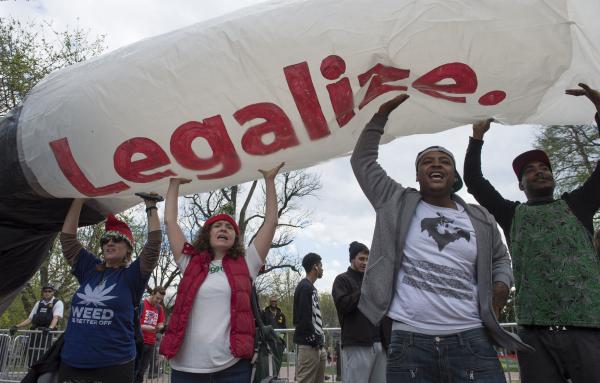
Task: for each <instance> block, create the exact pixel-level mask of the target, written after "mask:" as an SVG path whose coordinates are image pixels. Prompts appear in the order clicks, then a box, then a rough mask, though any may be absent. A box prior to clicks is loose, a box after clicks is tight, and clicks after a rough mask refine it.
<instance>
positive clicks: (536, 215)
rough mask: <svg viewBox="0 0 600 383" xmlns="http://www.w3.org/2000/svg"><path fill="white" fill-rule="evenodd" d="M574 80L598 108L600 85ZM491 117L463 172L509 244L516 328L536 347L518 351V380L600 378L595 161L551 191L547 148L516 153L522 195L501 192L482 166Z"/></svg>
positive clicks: (599, 193)
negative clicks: (581, 175) (575, 183)
mask: <svg viewBox="0 0 600 383" xmlns="http://www.w3.org/2000/svg"><path fill="white" fill-rule="evenodd" d="M579 86H580V87H581V89H570V90H567V91H566V93H567V94H569V95H573V96H585V97H587V98H588V99H589V100H590V101H592V103H593V104H594V106H595V107H596V110H597V111H598V113H600V92H598V91H597V90H594V89H591V88H590V87H588V86H587V85H585V84H579ZM598 113H596V123H598V124H600V118H599V117H598ZM492 121H493V120H492V119H488V120H485V121H480V122H477V123H475V124H474V125H473V137H472V138H471V139H470V141H469V147H468V149H467V154H466V157H465V171H464V179H465V183H466V185H467V187H468V191H469V193H471V194H472V195H473V196H474V197H475V199H476V200H477V201H478V202H479V203H480V204H481V205H483V206H484V207H486V208H487V209H488V210H489V211H490V213H492V214H493V215H494V217H495V218H496V221H498V224H499V225H500V226H501V227H502V229H503V230H504V234H505V237H506V240H507V243H508V245H509V249H510V251H511V256H512V264H513V268H514V274H515V282H516V283H515V285H516V305H515V311H516V317H517V324H518V325H519V335H520V336H521V338H522V339H523V341H524V342H526V343H528V344H529V345H531V346H533V347H534V348H535V349H536V352H535V353H521V352H520V353H519V354H518V357H519V366H520V372H521V382H523V383H531V382H550V383H554V382H557V383H558V382H566V381H567V380H566V379H567V378H570V380H571V382H573V383H580V382H600V352H598V350H600V284H599V282H600V261H599V259H598V256H597V254H596V250H595V249H594V246H593V241H592V235H593V217H594V215H595V214H596V213H597V212H598V208H600V162H598V163H597V164H596V169H595V170H594V172H593V173H592V174H591V175H590V177H589V178H588V179H587V180H586V181H585V182H584V183H583V185H581V186H580V187H578V188H577V189H575V190H573V191H571V192H568V193H564V194H562V196H561V197H560V198H554V190H555V181H554V176H553V173H552V165H551V163H550V160H549V159H548V156H547V155H546V153H545V152H543V151H542V150H530V151H527V152H525V153H522V154H520V155H519V156H517V158H515V159H514V161H513V170H514V172H515V175H516V176H517V180H518V185H519V189H520V190H522V191H523V192H524V193H525V196H526V197H527V202H526V203H520V202H516V201H509V200H506V199H504V198H503V197H502V196H501V195H500V193H498V191H497V190H496V189H495V188H494V187H493V186H492V185H491V183H490V182H489V181H488V180H486V179H485V178H484V177H483V174H482V172H481V148H482V146H483V136H484V134H485V133H486V132H487V130H488V129H489V128H490V123H491V122H492ZM556 129H560V128H556ZM599 133H600V132H599ZM506 294H508V291H507V292H506Z"/></svg>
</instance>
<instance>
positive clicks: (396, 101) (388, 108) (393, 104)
mask: <svg viewBox="0 0 600 383" xmlns="http://www.w3.org/2000/svg"><path fill="white" fill-rule="evenodd" d="M409 97H410V96H409V95H408V94H406V93H404V94H401V95H399V96H396V97H394V98H392V99H391V100H389V101H387V102H384V103H383V104H381V106H380V107H379V113H380V114H385V115H386V116H389V114H390V113H392V112H393V111H394V109H396V108H397V107H398V105H400V104H402V103H403V102H404V101H406V100H408V98H409Z"/></svg>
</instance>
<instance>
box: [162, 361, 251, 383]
mask: <svg viewBox="0 0 600 383" xmlns="http://www.w3.org/2000/svg"><path fill="white" fill-rule="evenodd" d="M251 377H252V365H251V364H250V361H249V360H248V359H240V361H239V362H237V363H236V364H234V365H233V366H231V367H228V368H226V369H224V370H221V371H217V372H212V373H208V374H196V373H193V372H185V371H177V370H173V372H172V374H171V382H172V383H246V382H248V383H250V378H251Z"/></svg>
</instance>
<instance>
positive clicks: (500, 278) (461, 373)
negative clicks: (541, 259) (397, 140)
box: [351, 94, 527, 383]
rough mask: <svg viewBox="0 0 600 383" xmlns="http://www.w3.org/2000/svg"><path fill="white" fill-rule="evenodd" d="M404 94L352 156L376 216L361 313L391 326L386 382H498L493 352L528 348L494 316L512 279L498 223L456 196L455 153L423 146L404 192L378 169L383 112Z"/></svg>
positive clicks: (500, 382) (374, 122) (500, 381)
mask: <svg viewBox="0 0 600 383" xmlns="http://www.w3.org/2000/svg"><path fill="white" fill-rule="evenodd" d="M407 99H408V95H407V94H403V95H401V96H398V97H395V98H394V99H392V100H390V101H388V102H386V103H384V104H382V105H381V106H380V107H379V111H378V113H376V114H375V115H374V116H373V118H372V119H371V121H370V122H369V123H368V124H367V125H366V126H365V128H364V130H363V132H362V133H361V135H360V137H359V139H358V141H357V143H356V147H355V148H354V152H353V153H352V157H351V165H352V169H353V170H354V174H355V176H356V179H357V181H358V183H359V185H360V187H361V188H362V190H363V192H364V193H365V195H366V197H367V198H368V199H369V202H370V203H371V205H372V206H373V208H374V209H375V211H376V223H375V231H374V234H373V241H372V248H371V254H370V256H369V267H367V270H366V272H365V276H364V278H363V283H362V291H361V296H360V300H359V303H358V308H359V310H360V311H361V312H362V313H363V314H364V315H365V316H366V317H367V318H369V320H370V321H371V323H373V324H378V323H380V322H381V321H382V319H383V317H384V316H385V315H387V316H388V317H390V318H391V319H392V320H393V324H392V336H391V342H390V345H389V350H388V351H389V353H388V359H387V373H386V375H387V377H386V378H387V381H388V382H394V383H397V382H400V383H402V382H407V383H408V382H413V381H420V382H446V381H468V380H471V381H476V382H486V383H504V382H505V378H504V372H503V371H502V366H501V365H500V361H499V360H498V355H497V353H496V350H495V349H494V347H493V343H496V344H498V345H500V346H502V347H504V348H507V349H509V350H514V349H520V350H522V349H526V348H527V345H525V344H524V343H523V342H521V341H520V339H519V338H518V337H517V336H516V335H514V334H511V333H509V332H507V331H504V330H503V329H502V328H501V327H500V325H499V323H498V317H499V313H500V310H501V309H502V306H503V305H504V304H505V303H506V300H507V298H508V292H509V288H510V287H511V285H512V282H513V275H512V270H511V265H510V257H509V255H508V252H507V250H506V247H505V246H504V245H503V244H502V240H501V236H500V233H499V232H498V229H497V226H496V221H495V220H494V218H493V217H492V216H491V214H489V213H488V212H487V210H485V209H484V208H482V207H481V206H478V205H470V204H467V203H465V202H464V201H463V200H462V199H461V198H460V197H459V196H457V195H456V192H457V191H458V190H459V189H460V188H461V186H462V181H461V179H460V176H459V174H458V172H457V171H456V162H455V160H454V156H453V154H452V153H451V152H450V151H449V150H447V149H445V148H443V147H441V146H430V147H428V148H425V149H424V150H422V151H421V152H419V153H418V154H417V157H416V159H415V164H414V166H415V170H416V179H417V181H418V183H419V190H416V189H413V188H406V187H404V186H402V185H401V184H399V183H398V182H396V181H395V180H393V179H392V178H391V177H389V176H388V175H387V174H386V172H385V171H384V170H383V169H382V168H381V166H380V165H379V164H378V163H377V157H378V150H379V142H380V140H381V136H382V134H383V131H384V127H385V124H386V122H387V119H388V116H389V114H390V113H391V112H392V111H393V110H395V109H396V108H397V107H398V106H399V105H400V104H402V103H403V102H404V101H406V100H407Z"/></svg>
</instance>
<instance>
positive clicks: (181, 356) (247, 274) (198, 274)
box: [160, 163, 284, 383]
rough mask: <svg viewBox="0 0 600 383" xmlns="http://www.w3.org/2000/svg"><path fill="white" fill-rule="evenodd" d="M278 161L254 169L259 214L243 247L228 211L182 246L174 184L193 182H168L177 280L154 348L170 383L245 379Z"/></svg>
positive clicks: (271, 227) (272, 222)
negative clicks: (165, 363)
mask: <svg viewBox="0 0 600 383" xmlns="http://www.w3.org/2000/svg"><path fill="white" fill-rule="evenodd" d="M283 165H284V164H283V163H282V164H280V165H278V166H276V167H275V168H273V169H270V170H260V172H261V173H262V175H263V177H264V180H265V190H266V201H265V218H264V221H263V224H262V226H261V227H260V229H259V230H258V232H257V233H256V236H255V237H254V241H252V243H250V245H249V246H248V248H247V249H244V239H243V238H242V237H241V236H240V229H239V227H238V225H237V223H236V221H235V220H234V219H233V218H232V217H231V216H229V215H227V214H217V215H214V216H212V217H210V218H209V219H207V220H206V222H204V225H203V226H202V228H201V230H200V232H199V233H198V235H197V237H196V239H195V240H194V241H193V243H192V244H190V243H188V242H187V240H186V238H185V235H184V234H183V231H182V229H181V227H180V226H179V224H178V223H177V214H178V211H179V209H178V195H179V185H180V184H182V183H188V182H191V180H188V179H182V178H172V179H171V181H170V183H169V189H168V191H167V197H166V204H165V225H166V227H167V234H168V236H169V245H170V247H171V251H172V252H173V257H174V258H175V262H176V263H177V267H179V269H180V270H181V273H182V275H183V278H182V279H181V282H180V283H179V287H178V289H177V298H176V300H175V306H174V308H173V313H172V314H171V318H170V320H169V326H168V327H167V331H166V333H165V336H164V337H163V338H162V340H161V344H160V353H161V354H163V355H165V356H166V357H167V358H168V359H169V360H170V363H171V368H172V371H173V372H172V375H171V379H172V382H173V383H182V382H185V383H187V382H211V383H225V382H227V383H229V382H249V381H250V378H251V375H252V366H251V364H250V360H251V359H252V357H253V355H254V332H255V323H254V315H253V313H252V305H251V303H250V302H251V293H252V280H254V278H256V276H257V275H258V272H259V270H260V268H261V267H262V265H263V264H264V262H265V259H266V257H267V254H268V253H269V249H270V248H271V243H272V240H273V237H274V235H275V229H276V227H277V217H278V216H277V191H276V189H275V176H276V175H277V173H278V172H279V170H280V169H281V168H282V167H283Z"/></svg>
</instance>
